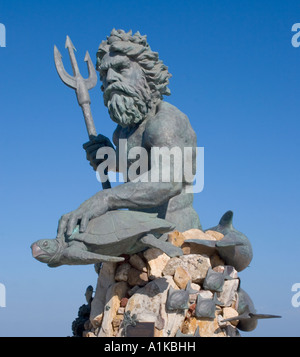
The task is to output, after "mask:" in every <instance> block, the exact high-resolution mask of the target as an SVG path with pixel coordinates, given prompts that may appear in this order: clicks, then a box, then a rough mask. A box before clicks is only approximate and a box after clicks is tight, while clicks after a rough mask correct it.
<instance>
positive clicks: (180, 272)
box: [174, 266, 191, 289]
mask: <svg viewBox="0 0 300 357" xmlns="http://www.w3.org/2000/svg"><path fill="white" fill-rule="evenodd" d="M190 280H191V276H190V274H189V273H188V272H187V271H186V270H185V269H184V268H182V267H181V266H178V267H177V268H176V270H175V273H174V281H175V283H176V284H177V286H178V287H179V289H185V288H186V285H187V283H188V282H189V281H190Z"/></svg>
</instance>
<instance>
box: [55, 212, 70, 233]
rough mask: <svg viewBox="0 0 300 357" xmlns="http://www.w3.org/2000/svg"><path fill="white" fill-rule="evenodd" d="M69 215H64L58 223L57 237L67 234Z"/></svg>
mask: <svg viewBox="0 0 300 357" xmlns="http://www.w3.org/2000/svg"><path fill="white" fill-rule="evenodd" d="M68 217H69V215H68V214H64V215H63V216H61V217H60V219H59V221H58V228H57V236H58V237H59V236H63V235H64V234H65V231H66V228H67V223H68Z"/></svg>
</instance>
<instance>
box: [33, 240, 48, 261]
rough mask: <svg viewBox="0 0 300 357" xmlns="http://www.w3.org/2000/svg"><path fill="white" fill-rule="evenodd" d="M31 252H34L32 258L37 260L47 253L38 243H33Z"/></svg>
mask: <svg viewBox="0 0 300 357" xmlns="http://www.w3.org/2000/svg"><path fill="white" fill-rule="evenodd" d="M31 250H32V256H33V257H34V258H37V257H39V256H41V255H45V252H44V251H43V250H42V249H41V248H40V247H39V246H38V245H37V244H36V243H33V244H32V245H31Z"/></svg>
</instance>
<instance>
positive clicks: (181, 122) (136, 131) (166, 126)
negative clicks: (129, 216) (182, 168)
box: [113, 102, 201, 232]
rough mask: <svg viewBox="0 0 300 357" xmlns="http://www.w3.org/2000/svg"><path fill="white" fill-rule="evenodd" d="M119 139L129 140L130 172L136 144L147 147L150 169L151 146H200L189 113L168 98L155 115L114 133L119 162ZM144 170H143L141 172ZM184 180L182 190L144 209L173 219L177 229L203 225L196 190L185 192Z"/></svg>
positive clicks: (149, 166) (148, 166) (161, 216)
mask: <svg viewBox="0 0 300 357" xmlns="http://www.w3.org/2000/svg"><path fill="white" fill-rule="evenodd" d="M120 139H126V140H127V153H126V157H127V173H128V170H129V168H130V166H131V165H132V163H133V162H134V161H135V160H136V159H128V152H129V151H130V149H132V148H133V147H143V148H145V149H146V150H147V153H148V158H149V160H148V165H147V167H146V168H145V169H144V171H149V170H151V148H152V147H154V146H156V147H168V148H172V147H175V146H177V147H179V148H181V150H182V152H183V150H184V147H193V148H195V147H196V146H197V140H196V135H195V132H194V130H193V129H192V127H191V125H190V122H189V120H188V118H187V116H186V115H185V114H183V113H182V112H181V111H179V110H178V109H177V108H176V107H174V106H173V105H171V104H169V103H167V102H161V103H160V104H159V106H158V108H157V110H156V113H155V115H154V116H152V117H150V118H147V119H145V120H144V121H143V122H141V123H140V124H139V125H137V126H135V127H133V128H128V127H126V128H122V127H121V126H118V127H117V129H116V130H115V132H114V135H113V142H114V144H115V145H116V156H117V162H118V159H119V143H120V141H119V140H120ZM123 143H124V142H123ZM123 147H124V146H123ZM143 173H144V172H140V173H139V174H143ZM126 176H127V174H126ZM127 179H128V180H130V177H127ZM182 181H183V182H182V190H181V192H180V193H179V194H178V195H175V196H174V197H172V198H170V199H167V200H166V201H165V202H164V203H163V204H160V205H158V206H155V207H153V206H152V207H146V208H145V207H144V208H143V209H142V211H144V212H157V213H158V216H159V217H160V218H164V219H166V220H168V221H170V222H172V223H174V224H175V225H176V229H177V230H179V231H181V232H183V231H185V230H188V229H191V228H201V225H200V221H199V218H198V215H197V213H196V212H195V210H194V209H193V194H191V193H185V192H184V188H185V186H186V185H188V183H187V182H185V181H184V177H183V180H182ZM157 185H159V183H157Z"/></svg>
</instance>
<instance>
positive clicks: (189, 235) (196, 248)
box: [181, 229, 216, 256]
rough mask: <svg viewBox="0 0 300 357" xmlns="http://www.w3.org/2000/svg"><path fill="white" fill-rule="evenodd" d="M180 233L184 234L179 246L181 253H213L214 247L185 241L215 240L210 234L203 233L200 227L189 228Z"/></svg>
mask: <svg viewBox="0 0 300 357" xmlns="http://www.w3.org/2000/svg"><path fill="white" fill-rule="evenodd" d="M182 235H183V236H184V243H183V244H182V246H181V248H182V251H183V254H185V255H186V254H206V255H208V256H211V255H212V254H214V253H215V251H216V249H215V248H211V247H206V246H201V245H198V244H196V243H187V242H185V241H186V240H187V239H200V240H216V239H215V238H214V237H212V236H211V235H209V234H206V233H204V232H203V231H201V230H200V229H189V230H188V231H185V232H183V233H182Z"/></svg>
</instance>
